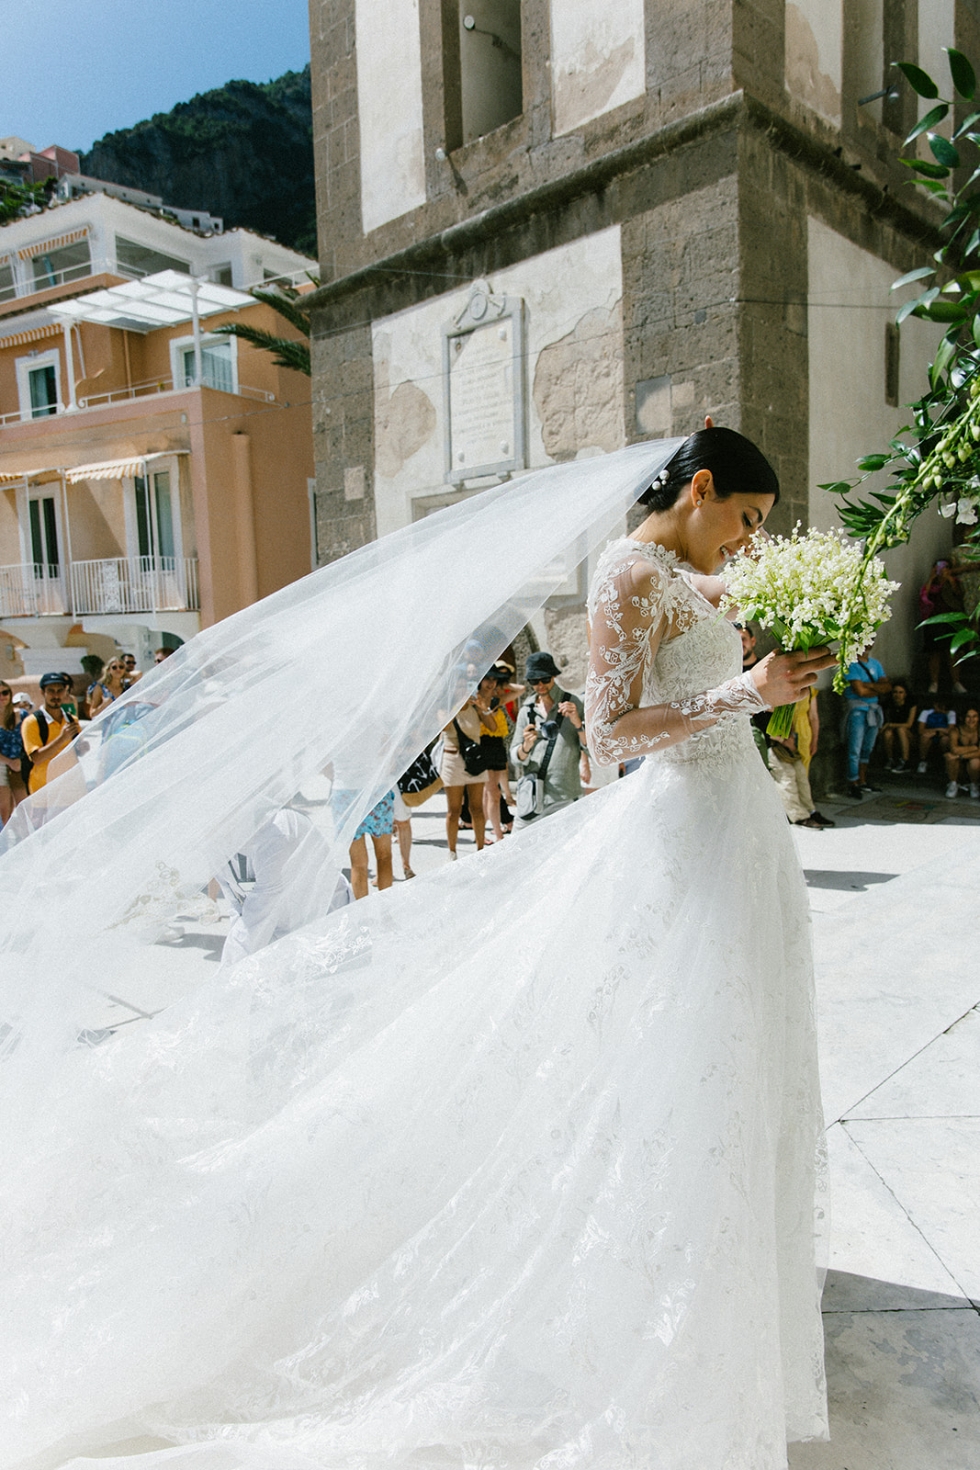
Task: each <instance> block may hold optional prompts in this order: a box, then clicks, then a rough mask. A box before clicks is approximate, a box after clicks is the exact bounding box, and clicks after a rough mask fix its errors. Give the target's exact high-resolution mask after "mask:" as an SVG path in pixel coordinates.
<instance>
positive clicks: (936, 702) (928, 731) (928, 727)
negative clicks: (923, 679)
mask: <svg viewBox="0 0 980 1470" xmlns="http://www.w3.org/2000/svg"><path fill="white" fill-rule="evenodd" d="M955 724H956V711H955V710H951V709H950V707H949V705H948V704H946V703H945V701H944V700H942V699H933V700H932V701H931V708H930V709H924V710H923V711H922V713H921V714H920V715H919V722H918V726H917V730H918V735H919V764H918V768H917V769H918V774H919V775H920V776H924V775H925V773H926V771H927V770H928V769H929V750H930V747H931V746H932V744H933V742H934V741H937V742H938V746H937V749H939V750H940V751H942V753H943V755H945V754H946V752H947V751H948V750H949V732H950V730H951V728H952V727H953V726H954V725H955Z"/></svg>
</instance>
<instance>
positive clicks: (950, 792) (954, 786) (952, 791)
mask: <svg viewBox="0 0 980 1470" xmlns="http://www.w3.org/2000/svg"><path fill="white" fill-rule="evenodd" d="M959 792H960V788H959V783H958V782H957V781H950V783H949V785H948V786H947V787H946V800H947V801H952V800H953V797H954V796H958V795H959Z"/></svg>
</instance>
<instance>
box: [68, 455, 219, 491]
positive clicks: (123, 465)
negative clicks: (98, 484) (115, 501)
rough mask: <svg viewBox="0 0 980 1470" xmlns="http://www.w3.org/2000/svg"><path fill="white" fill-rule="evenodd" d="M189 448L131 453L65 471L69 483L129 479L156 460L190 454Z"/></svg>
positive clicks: (79, 465) (76, 466) (140, 473)
mask: <svg viewBox="0 0 980 1470" xmlns="http://www.w3.org/2000/svg"><path fill="white" fill-rule="evenodd" d="M189 452H190V451H189V450H187V449H161V450H157V451H156V452H154V453H152V454H139V455H135V454H134V455H130V456H129V457H127V458H126V459H105V460H102V461H101V462H100V463H98V464H77V465H73V466H72V468H71V469H70V470H66V471H65V479H66V480H67V481H68V483H69V485H77V484H78V482H79V481H80V480H129V479H131V478H132V477H133V476H134V475H142V474H143V473H144V472H145V470H146V466H147V465H148V464H152V463H153V462H154V460H158V459H171V458H172V457H173V455H175V454H188V453H189Z"/></svg>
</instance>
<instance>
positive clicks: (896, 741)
mask: <svg viewBox="0 0 980 1470" xmlns="http://www.w3.org/2000/svg"><path fill="white" fill-rule="evenodd" d="M741 634H742V654H743V668H746V669H748V668H751V667H752V665H753V664H754V663H756V662H757V661H758V657H757V654H756V635H755V632H754V630H753V629H752V628H751V627H750V626H748V625H746V626H744V627H742V628H741ZM926 651H927V668H928V675H929V679H930V682H929V685H928V687H927V690H926V692H925V693H924V694H922V695H917V694H916V693H915V692H914V690H913V687H912V684H911V683H910V681H909V680H908V679H906V678H890V677H889V676H888V675H887V674H886V672H885V669H884V667H883V666H882V664H881V663H880V662H879V661H878V659H876V658H870V657H868V658H864V659H861V660H858V661H856V662H855V663H852V664H851V665H850V666H849V667H848V670H847V682H846V688H845V693H844V700H843V718H842V727H841V737H842V743H843V748H844V759H845V762H846V784H845V789H846V792H847V795H848V796H849V797H850V798H851V799H852V800H854V801H861V800H863V799H864V797H866V796H875V795H878V794H879V793H880V792H881V790H882V788H881V787H880V786H878V785H876V784H875V783H876V779H877V777H876V775H875V770H876V769H878V770H880V771H882V772H883V773H884V774H887V775H890V776H902V775H909V776H913V775H914V776H915V777H920V776H928V775H930V774H931V773H933V772H935V773H936V774H938V775H941V776H943V777H944V781H945V793H946V797H947V799H948V800H950V801H952V800H954V799H955V798H956V797H958V796H959V795H960V794H961V793H963V792H967V793H969V796H970V797H971V798H973V800H980V732H978V722H980V715H978V710H980V700H978V699H977V698H976V697H974V696H971V695H970V694H969V693H968V691H967V690H966V688H965V687H964V685H963V684H962V683H961V682H960V680H959V678H958V676H957V673H956V670H955V668H954V667H953V665H952V663H951V661H950V659H949V654H948V651H947V648H946V647H943V648H941V649H937V648H935V647H932V646H927V650H926ZM941 680H943V681H944V682H947V683H949V684H951V685H952V691H953V693H952V697H946V696H944V695H941V694H940V693H939V685H940V681H941ZM768 723H769V715H768V713H766V714H762V715H758V716H756V717H755V720H754V721H753V724H754V730H755V737H756V743H757V745H758V746H759V750H760V753H761V755H762V758H763V760H764V761H765V762H766V764H767V765H768V767H769V769H770V771H771V772H772V775H773V778H774V780H775V781H776V784H777V786H778V787H779V792H780V796H781V797H782V799H783V804H784V807H785V809H786V815H787V816H788V817H789V819H790V821H791V822H794V823H795V824H796V825H797V826H801V827H813V828H820V827H832V826H833V825H834V823H833V822H832V821H830V820H829V819H828V818H827V817H825V816H823V815H822V813H821V812H819V811H817V810H816V809H815V804H814V800H813V796H812V793H811V790H810V780H809V770H810V762H811V761H812V759H813V756H814V755H815V754H816V751H817V743H818V740H819V736H820V721H819V714H818V704H817V698H816V694H815V692H814V691H810V692H809V693H808V694H807V695H806V696H805V698H804V699H802V700H800V701H799V703H798V704H797V705H796V706H795V709H794V712H793V729H792V732H791V734H790V735H789V737H788V738H786V739H777V738H774V737H773V736H772V735H771V734H769V733H768V730H767V726H768Z"/></svg>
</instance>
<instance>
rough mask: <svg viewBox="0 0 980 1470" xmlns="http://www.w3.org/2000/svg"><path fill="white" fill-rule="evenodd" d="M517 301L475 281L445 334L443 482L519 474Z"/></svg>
mask: <svg viewBox="0 0 980 1470" xmlns="http://www.w3.org/2000/svg"><path fill="white" fill-rule="evenodd" d="M522 305H523V304H522V302H521V301H520V300H514V299H512V298H509V297H500V296H494V295H493V293H492V292H491V291H490V289H489V287H487V286H485V284H484V283H482V282H481V283H477V285H476V286H475V287H474V288H473V290H472V291H471V293H470V299H469V301H468V302H467V305H466V307H465V309H464V311H463V312H461V313H460V315H459V317H457V319H456V321H454V322H453V323H452V324H451V325H450V326H449V327H447V328H446V329H445V333H444V346H443V357H444V369H445V396H446V425H447V433H446V479H447V480H448V481H449V482H450V483H453V484H458V483H459V482H460V481H462V480H471V479H476V478H479V477H480V476H483V475H493V474H496V475H503V474H508V473H510V472H511V471H513V470H515V469H523V468H524V467H525V463H526V453H525V444H524V438H525V435H524V406H523V405H524V343H523V330H522V328H523V314H522Z"/></svg>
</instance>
